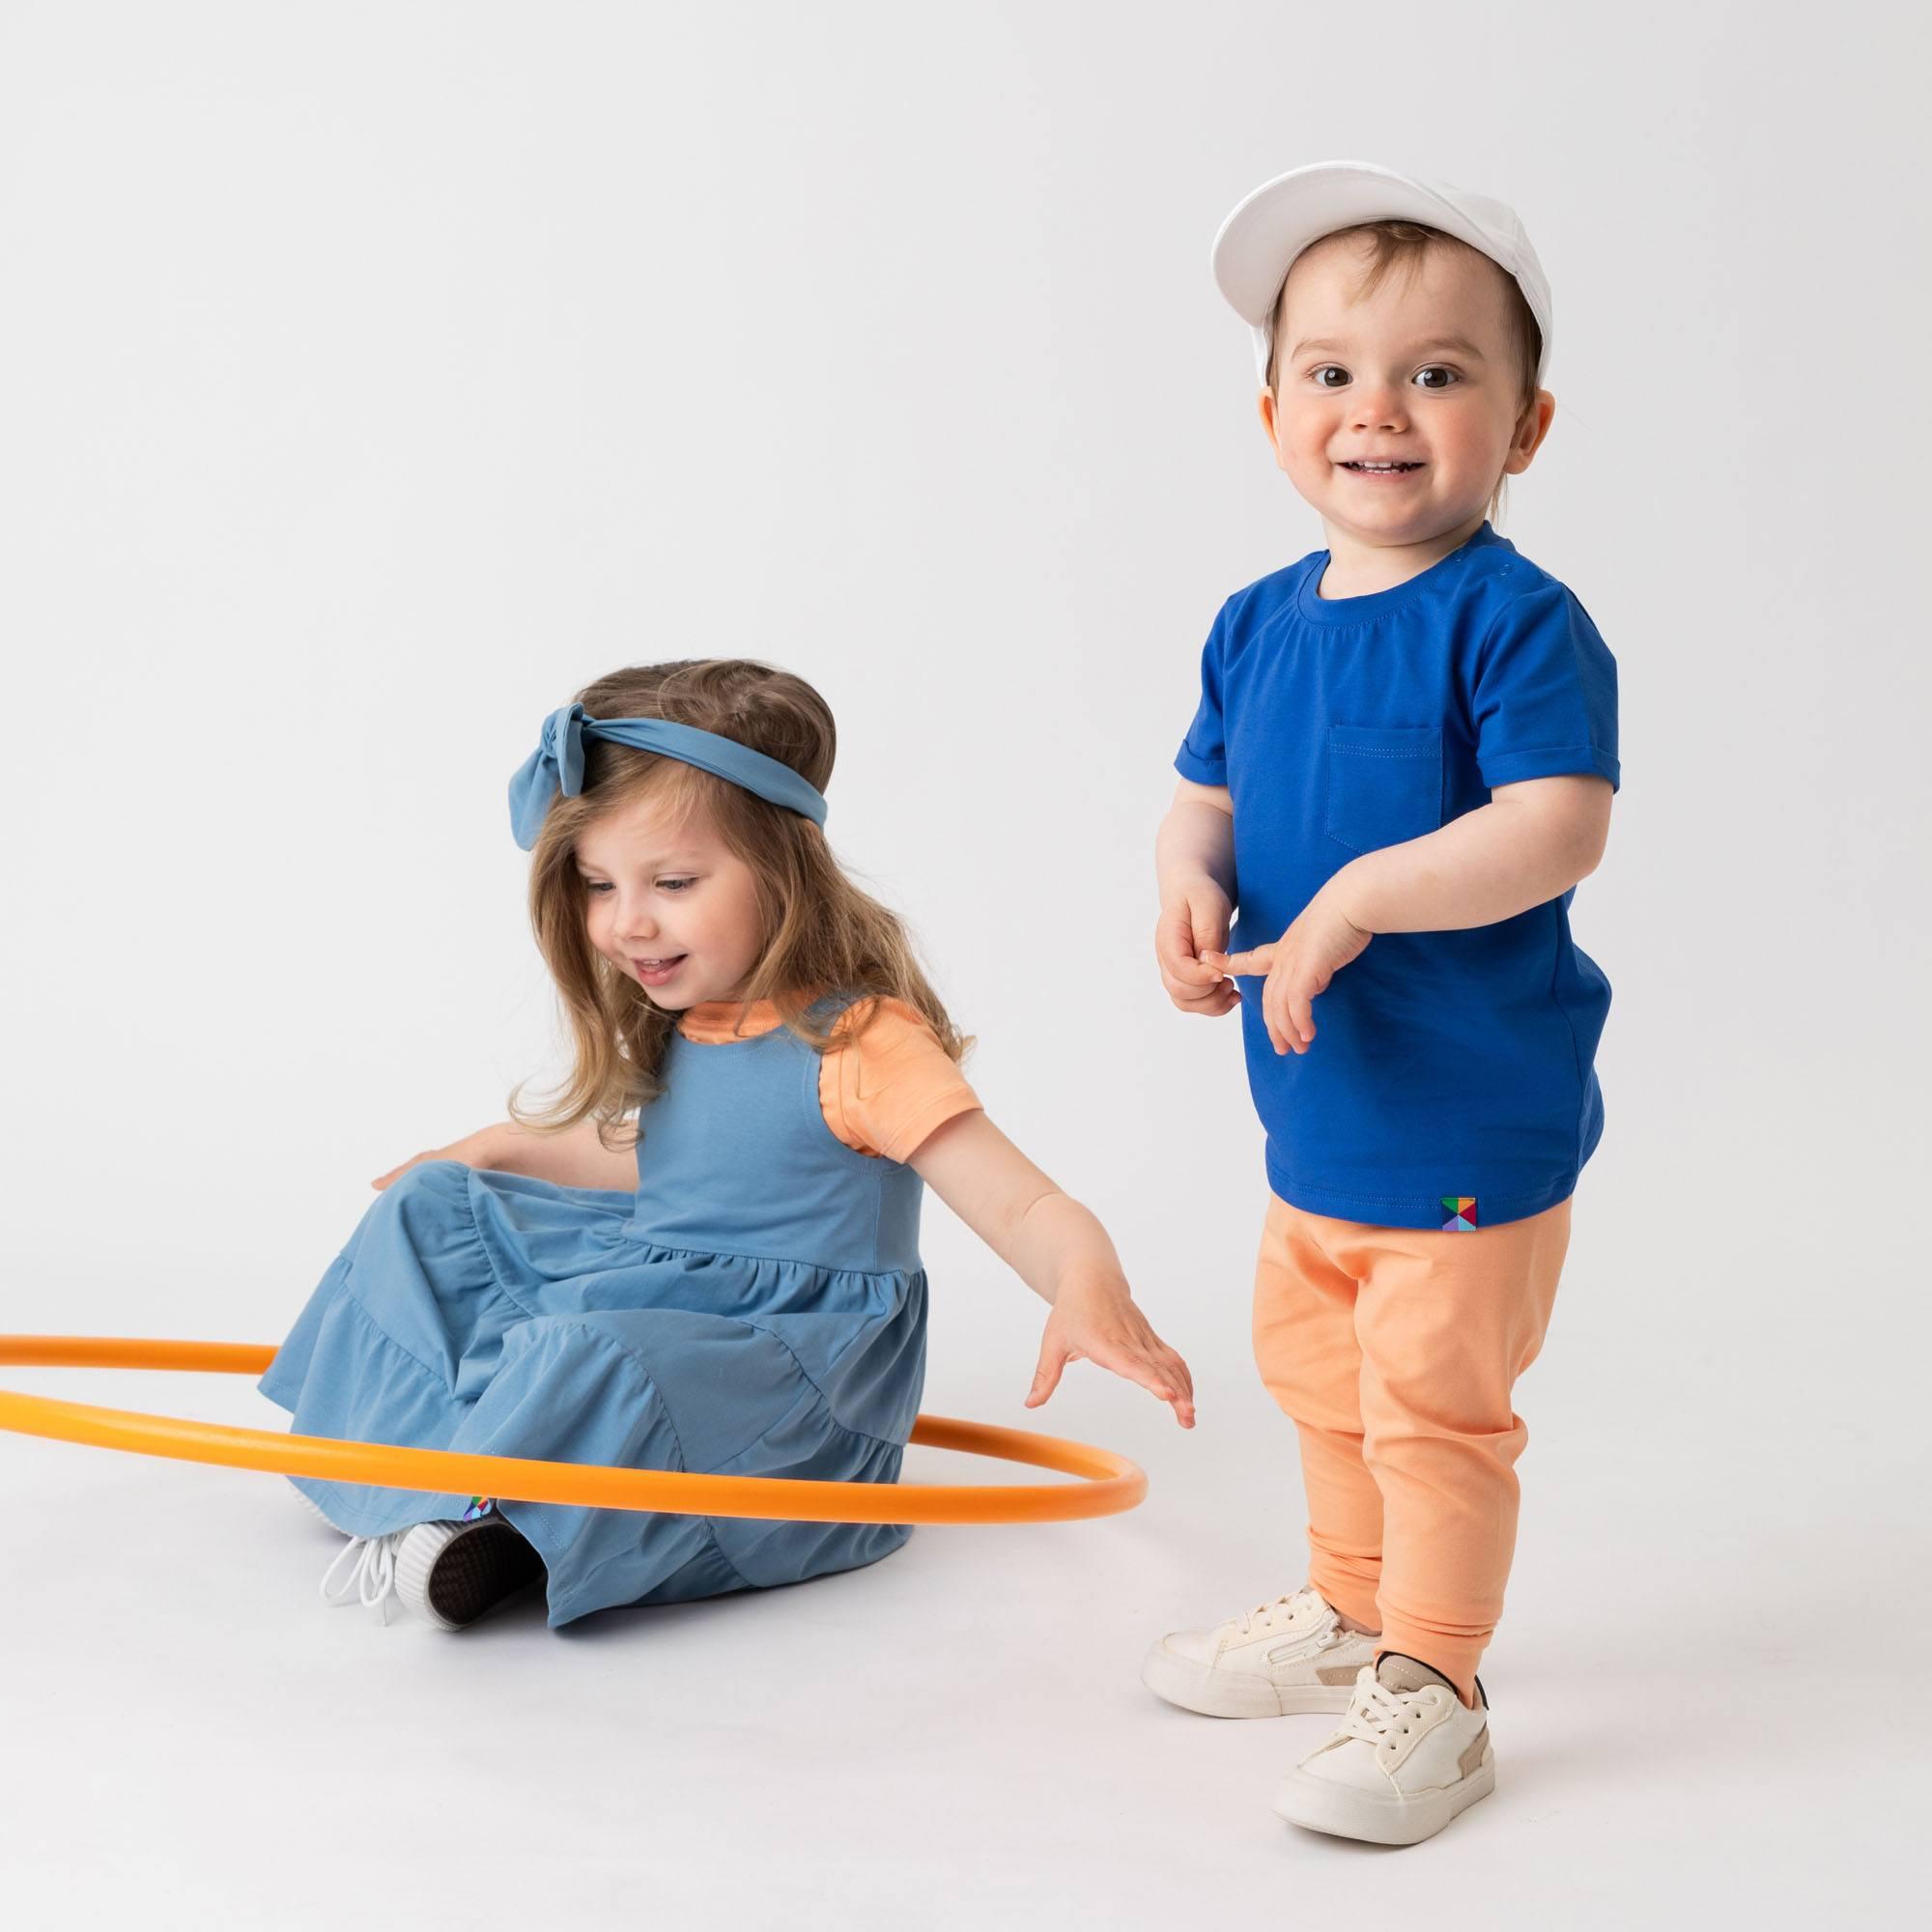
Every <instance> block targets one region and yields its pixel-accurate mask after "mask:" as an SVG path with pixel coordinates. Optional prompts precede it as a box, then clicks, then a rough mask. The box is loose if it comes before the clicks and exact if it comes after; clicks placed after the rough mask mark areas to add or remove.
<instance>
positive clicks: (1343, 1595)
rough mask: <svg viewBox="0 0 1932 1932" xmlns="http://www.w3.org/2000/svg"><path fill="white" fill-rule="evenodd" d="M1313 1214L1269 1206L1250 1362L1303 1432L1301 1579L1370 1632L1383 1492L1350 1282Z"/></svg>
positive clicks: (1353, 1289)
mask: <svg viewBox="0 0 1932 1932" xmlns="http://www.w3.org/2000/svg"><path fill="white" fill-rule="evenodd" d="M1313 1219H1314V1217H1313V1216H1309V1215H1304V1214H1302V1213H1301V1212H1299V1211H1298V1210H1297V1209H1295V1208H1291V1207H1290V1206H1289V1205H1288V1203H1287V1202H1285V1201H1282V1200H1279V1199H1270V1201H1269V1203H1268V1211H1267V1220H1266V1223H1265V1224H1264V1227H1263V1230H1262V1250H1261V1258H1260V1260H1259V1261H1258V1262H1257V1264H1256V1267H1255V1361H1256V1363H1257V1364H1258V1366H1259V1367H1260V1369H1261V1372H1262V1380H1263V1381H1264V1383H1266V1385H1267V1391H1268V1393H1269V1394H1270V1395H1271V1396H1273V1397H1274V1399H1275V1401H1276V1402H1277V1403H1279V1404H1280V1405H1281V1406H1282V1408H1283V1409H1284V1410H1286V1412H1287V1413H1288V1414H1289V1415H1290V1416H1292V1417H1293V1420H1294V1426H1295V1429H1296V1431H1297V1432H1298V1434H1299V1435H1300V1437H1301V1480H1302V1486H1303V1488H1304V1490H1305V1491H1306V1492H1307V1496H1308V1549H1309V1557H1308V1580H1309V1582H1310V1583H1312V1584H1313V1585H1314V1587H1315V1588H1316V1589H1317V1590H1319V1591H1320V1592H1321V1595H1322V1596H1323V1597H1325V1598H1326V1599H1327V1600H1328V1602H1329V1603H1330V1604H1332V1605H1334V1606H1335V1608H1336V1609H1338V1610H1340V1611H1341V1612H1342V1614H1343V1615H1344V1616H1345V1617H1347V1618H1349V1619H1350V1622H1352V1623H1355V1624H1358V1625H1360V1626H1361V1628H1362V1629H1364V1630H1371V1631H1373V1630H1377V1629H1379V1628H1380V1626H1379V1624H1378V1621H1377V1613H1376V1590H1377V1586H1378V1583H1379V1581H1380V1578H1381V1569H1382V1498H1381V1492H1380V1491H1379V1490H1378V1489H1377V1487H1376V1482H1375V1478H1374V1477H1373V1476H1372V1475H1371V1474H1370V1472H1369V1469H1368V1467H1367V1465H1366V1464H1365V1463H1364V1462H1363V1460H1362V1413H1361V1406H1360V1395H1359V1389H1360V1384H1361V1374H1362V1354H1361V1347H1360V1345H1359V1343H1358V1342H1357V1341H1356V1339H1355V1294H1356V1284H1355V1281H1354V1280H1353V1278H1352V1277H1350V1275H1349V1274H1348V1273H1346V1272H1345V1271H1344V1270H1343V1269H1342V1268H1340V1267H1338V1266H1337V1265H1336V1264H1335V1263H1334V1262H1333V1261H1332V1260H1331V1259H1330V1258H1329V1257H1328V1256H1327V1255H1325V1254H1324V1253H1323V1252H1322V1250H1321V1246H1320V1245H1319V1244H1318V1243H1317V1241H1316V1240H1315V1239H1314V1236H1313V1232H1312V1229H1311V1226H1310V1224H1311V1222H1312V1221H1313ZM1330 1225H1340V1224H1330Z"/></svg>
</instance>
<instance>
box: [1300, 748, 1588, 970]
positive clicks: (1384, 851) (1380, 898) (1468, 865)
mask: <svg viewBox="0 0 1932 1932" xmlns="http://www.w3.org/2000/svg"><path fill="white" fill-rule="evenodd" d="M1609 836H1610V781H1609V780H1608V779H1601V778H1596V777H1593V776H1591V775H1590V774H1587V773H1577V774H1570V775H1566V776H1564V777H1562V778H1553V779H1525V780H1523V781H1522V782H1521V783H1520V784H1506V785H1497V786H1496V788H1495V789H1494V790H1493V791H1492V793H1491V794H1490V802H1489V804H1488V805H1485V806H1479V807H1478V808H1477V809H1476V810H1474V811H1468V812H1464V813H1463V816H1462V817H1461V818H1457V819H1452V820H1451V821H1450V822H1449V823H1448V824H1447V825H1445V826H1443V827H1442V829H1441V830H1440V831H1439V832H1431V833H1428V834H1426V835H1425V836H1424V837H1422V838H1411V839H1408V840H1407V841H1406V843H1404V844H1401V845H1384V846H1383V847H1382V848H1381V850H1380V851H1378V852H1365V853H1363V855H1362V856H1361V857H1360V858H1359V859H1352V860H1350V862H1349V864H1348V865H1346V866H1344V867H1342V869H1341V870H1340V871H1339V872H1337V873H1336V874H1335V876H1334V877H1333V878H1332V879H1330V880H1329V881H1328V885H1327V887H1326V888H1324V890H1326V891H1330V892H1333V893H1334V895H1335V898H1336V903H1337V904H1338V905H1340V907H1341V909H1342V911H1343V912H1344V913H1345V914H1346V915H1347V916H1348V917H1349V918H1350V920H1352V921H1353V922H1354V923H1355V924H1356V925H1358V926H1360V927H1361V928H1362V930H1363V931H1365V932H1372V933H1373V932H1453V931H1457V930H1460V929H1461V928H1462V927H1463V926H1470V925H1493V924H1495V923H1496V922H1497V921H1498V920H1504V919H1514V918H1515V917H1516V916H1517V914H1518V913H1520V912H1527V911H1528V910H1529V909H1530V907H1531V906H1540V905H1544V904H1546V903H1548V901H1549V900H1550V899H1553V898H1560V897H1561V896H1562V895H1564V894H1565V893H1567V892H1568V891H1569V890H1570V888H1571V887H1572V886H1574V885H1575V884H1576V883H1577V880H1579V879H1585V878H1588V877H1589V875H1590V874H1591V873H1592V872H1594V871H1595V870H1596V869H1597V866H1598V863H1599V862H1600V861H1601V860H1602V858H1603V856H1604V847H1605V844H1607V843H1608V841H1609Z"/></svg>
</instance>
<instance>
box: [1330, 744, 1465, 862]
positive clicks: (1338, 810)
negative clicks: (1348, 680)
mask: <svg viewBox="0 0 1932 1932" xmlns="http://www.w3.org/2000/svg"><path fill="white" fill-rule="evenodd" d="M1441 823H1442V731H1441V727H1440V726H1439V725H1329V727H1328V825H1327V830H1328V836H1329V838H1333V839H1335V840H1336V841H1337V842H1338V843H1340V844H1343V845H1346V846H1347V847H1348V848H1349V849H1350V851H1351V852H1373V851H1376V850H1377V849H1378V847H1380V846H1383V845H1400V844H1401V843H1402V842H1403V841H1404V840H1405V839H1406V838H1421V837H1422V835H1423V834H1424V833H1425V832H1434V831H1435V829H1436V828H1437V827H1438V826H1439V825H1440V824H1441Z"/></svg>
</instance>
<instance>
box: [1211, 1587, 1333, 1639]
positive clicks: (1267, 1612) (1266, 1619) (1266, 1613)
mask: <svg viewBox="0 0 1932 1932" xmlns="http://www.w3.org/2000/svg"><path fill="white" fill-rule="evenodd" d="M1312 1594H1313V1593H1312V1592H1311V1591H1310V1589H1309V1587H1308V1585H1307V1584H1306V1583H1304V1584H1303V1585H1302V1586H1301V1588H1300V1589H1298V1590H1291V1591H1290V1592H1289V1593H1288V1595H1287V1596H1285V1597H1277V1598H1276V1599H1275V1600H1274V1602H1273V1603H1271V1604H1257V1605H1255V1606H1254V1608H1253V1609H1251V1610H1243V1611H1242V1612H1241V1614H1240V1615H1239V1616H1237V1617H1232V1618H1230V1619H1229V1621H1230V1622H1231V1623H1233V1625H1234V1626H1235V1629H1236V1632H1237V1633H1238V1634H1240V1635H1242V1636H1246V1635H1247V1634H1249V1633H1250V1632H1251V1631H1252V1630H1253V1629H1254V1628H1255V1626H1256V1625H1257V1624H1260V1626H1261V1628H1262V1629H1263V1630H1266V1629H1268V1628H1269V1627H1270V1626H1271V1625H1272V1624H1273V1622H1274V1620H1275V1617H1276V1615H1277V1614H1278V1613H1280V1612H1281V1611H1283V1610H1291V1609H1292V1608H1293V1605H1295V1604H1296V1603H1298V1602H1299V1601H1300V1600H1301V1599H1302V1598H1303V1597H1306V1596H1310V1595H1312Z"/></svg>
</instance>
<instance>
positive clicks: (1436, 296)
mask: <svg viewBox="0 0 1932 1932" xmlns="http://www.w3.org/2000/svg"><path fill="white" fill-rule="evenodd" d="M1371 246H1372V244H1371V243H1370V242H1369V241H1368V240H1367V238H1366V237H1362V236H1336V237H1333V238H1331V239H1330V240H1328V241H1318V242H1317V243H1316V244H1315V245H1314V246H1313V247H1312V248H1309V249H1308V250H1306V251H1305V252H1304V253H1303V254H1302V255H1301V256H1300V257H1299V258H1298V259H1297V260H1296V261H1295V263H1294V266H1293V268H1292V269H1291V270H1289V276H1288V283H1287V286H1286V288H1285V289H1284V291H1283V298H1282V301H1281V303H1280V305H1279V306H1278V307H1277V309H1276V323H1275V343H1276V350H1275V394H1274V395H1273V396H1272V397H1270V396H1269V395H1267V394H1266V393H1265V392H1264V394H1263V397H1262V420H1263V423H1264V426H1265V427H1266V429H1267V431H1268V436H1269V440H1270V441H1271V442H1272V443H1273V444H1274V448H1275V461H1276V462H1277V464H1278V465H1279V466H1280V468H1281V469H1283V470H1284V471H1286V473H1287V474H1288V476H1289V478H1290V479H1291V480H1292V481H1293V484H1294V487H1295V489H1296V490H1297V491H1299V492H1300V494H1301V496H1302V497H1304V498H1306V500H1307V501H1308V502H1310V503H1311V504H1313V505H1314V507H1315V508H1316V509H1317V510H1319V511H1320V512H1321V519H1322V522H1323V523H1324V524H1325V525H1327V526H1328V527H1329V528H1330V530H1331V532H1332V531H1334V530H1341V531H1345V532H1346V533H1347V534H1348V535H1349V536H1350V537H1351V538H1353V539H1354V540H1355V541H1356V542H1357V543H1361V544H1366V545H1372V546H1377V547H1380V546H1397V545H1406V544H1424V543H1427V542H1429V541H1430V540H1431V539H1432V538H1435V537H1438V536H1441V535H1443V534H1445V533H1447V532H1451V531H1455V530H1458V529H1460V528H1466V529H1467V530H1469V531H1473V530H1474V529H1475V528H1476V527H1477V526H1478V525H1480V523H1481V521H1482V518H1483V515H1484V513H1485V509H1486V506H1487V505H1488V503H1489V500H1490V497H1491V495H1492V492H1493V491H1494V489H1495V487H1496V482H1497V479H1498V478H1499V477H1500V476H1502V475H1503V474H1504V473H1506V472H1507V473H1509V474H1512V475H1514V474H1516V473H1517V472H1518V471H1520V470H1522V469H1527V468H1528V467H1529V460H1530V458H1531V456H1532V455H1533V454H1534V453H1535V450H1536V446H1537V444H1538V443H1539V442H1541V441H1542V440H1543V436H1544V433H1545V432H1546V431H1547V429H1548V418H1549V411H1550V410H1552V409H1553V408H1554V403H1553V401H1551V399H1550V398H1549V397H1548V391H1540V392H1539V405H1540V404H1543V403H1548V409H1544V408H1540V407H1538V406H1532V407H1530V408H1529V409H1528V410H1526V411H1525V410H1524V409H1523V408H1522V407H1521V405H1520V400H1519V399H1520V395H1521V389H1520V382H1521V374H1520V367H1519V362H1518V351H1517V348H1516V345H1515V342H1514V340H1513V331H1512V327H1511V316H1510V306H1509V293H1508V285H1507V282H1506V280H1505V278H1504V275H1503V271H1502V270H1500V269H1499V268H1497V266H1496V265H1495V264H1494V263H1493V262H1491V261H1489V260H1488V259H1487V258H1486V257H1484V256H1481V255H1478V254H1476V253H1475V252H1474V251H1473V250H1471V249H1466V248H1453V247H1432V248H1431V249H1430V250H1429V251H1428V253H1427V254H1426V255H1425V256H1423V258H1422V260H1421V264H1420V267H1419V268H1418V269H1417V270H1415V272H1413V273H1412V274H1411V273H1409V272H1408V271H1406V270H1404V269H1402V268H1396V269H1394V270H1391V271H1390V272H1389V273H1388V274H1387V275H1386V276H1385V277H1384V279H1383V281H1382V284H1381V286H1380V287H1379V288H1378V289H1377V290H1376V292H1375V293H1374V294H1373V295H1370V296H1365V297H1360V298H1358V296H1357V291H1358V288H1359V285H1360V281H1361V276H1362V272H1363V270H1364V269H1365V268H1366V266H1367V264H1368V262H1369V260H1370V259H1371ZM1365 462H1367V463H1388V462H1394V463H1397V464H1400V465H1403V466H1405V467H1403V468H1400V469H1395V470H1388V469H1379V470H1370V469H1362V468H1359V467H1354V466H1359V465H1361V464H1363V463H1365Z"/></svg>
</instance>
